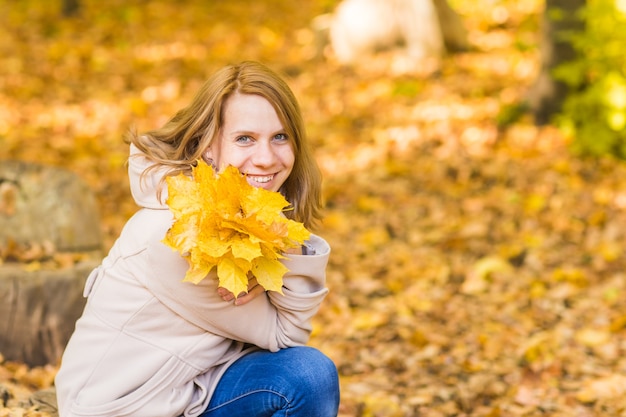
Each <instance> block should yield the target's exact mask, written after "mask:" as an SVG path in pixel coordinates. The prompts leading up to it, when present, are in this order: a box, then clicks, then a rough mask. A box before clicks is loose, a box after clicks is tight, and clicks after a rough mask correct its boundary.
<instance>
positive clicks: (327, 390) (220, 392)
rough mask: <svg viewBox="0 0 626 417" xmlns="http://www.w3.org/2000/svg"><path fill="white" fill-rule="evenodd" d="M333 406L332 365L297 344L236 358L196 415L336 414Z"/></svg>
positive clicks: (336, 387)
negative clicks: (206, 404)
mask: <svg viewBox="0 0 626 417" xmlns="http://www.w3.org/2000/svg"><path fill="white" fill-rule="evenodd" d="M338 408H339V378H338V375H337V368H336V367H335V364H334V363H333V362H332V361H331V360H330V359H329V358H328V357H326V356H325V355H324V354H323V353H321V352H320V351H319V350H317V349H314V348H311V347H304V346H302V347H292V348H288V349H282V350H280V351H278V352H275V353H271V352H268V351H256V352H252V353H249V354H247V355H245V356H243V357H241V358H239V359H238V360H237V361H236V362H235V363H234V364H232V365H231V366H230V368H228V370H227V371H226V373H225V374H224V375H223V376H222V378H221V379H220V381H219V383H218V385H217V387H216V389H215V393H214V394H213V396H212V397H211V401H210V402H209V406H208V407H207V409H206V410H205V411H204V413H202V415H201V416H200V417H239V416H241V417H287V416H289V417H336V416H337V411H338Z"/></svg>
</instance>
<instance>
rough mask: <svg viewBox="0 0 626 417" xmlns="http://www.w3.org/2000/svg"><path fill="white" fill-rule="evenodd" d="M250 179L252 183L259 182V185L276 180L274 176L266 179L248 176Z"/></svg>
mask: <svg viewBox="0 0 626 417" xmlns="http://www.w3.org/2000/svg"><path fill="white" fill-rule="evenodd" d="M248 178H250V179H251V180H252V181H254V182H259V183H262V184H263V183H266V182H270V181H271V180H272V178H274V176H273V175H268V176H266V177H252V176H250V175H248Z"/></svg>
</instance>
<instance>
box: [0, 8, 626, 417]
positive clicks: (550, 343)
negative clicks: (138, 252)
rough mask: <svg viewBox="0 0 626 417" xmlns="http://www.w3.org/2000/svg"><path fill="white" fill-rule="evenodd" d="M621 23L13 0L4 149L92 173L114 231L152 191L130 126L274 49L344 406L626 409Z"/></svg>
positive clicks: (345, 409)
mask: <svg viewBox="0 0 626 417" xmlns="http://www.w3.org/2000/svg"><path fill="white" fill-rule="evenodd" d="M625 22H626V2H624V1H622V0H587V1H582V0H571V1H564V0H551V1H544V0H525V1H514V0H448V1H447V2H445V1H442V0H393V1H377V0H361V1H359V0H351V1H350V0H346V1H344V2H340V1H338V0H307V1H302V2H298V1H293V0H256V1H253V2H251V1H247V0H229V1H211V0H204V1H193V0H176V1H173V0H160V1H159V0H109V1H106V2H104V1H95V0H65V1H60V0H59V1H41V0H39V1H38V0H22V1H19V2H12V1H8V0H0V164H2V160H19V161H25V162H35V163H43V164H47V165H52V166H56V167H62V168H64V169H67V170H70V171H71V172H73V173H75V174H77V175H78V176H79V177H80V178H82V179H83V180H84V181H85V182H86V183H87V184H88V185H89V187H90V189H92V190H93V192H94V194H95V196H96V200H97V205H98V210H99V213H98V215H99V216H100V218H101V231H102V235H103V241H104V243H103V246H104V247H103V250H105V251H106V250H108V248H109V247H110V246H111V245H112V243H113V241H114V240H115V238H116V237H117V235H118V234H119V232H120V230H121V227H122V226H123V224H124V223H125V221H126V220H127V219H128V217H130V216H131V215H132V214H133V212H134V211H135V210H136V209H137V207H136V206H135V204H134V202H133V201H132V198H131V197H130V192H129V189H128V180H127V177H126V168H125V166H124V163H125V161H126V158H127V151H128V147H127V145H126V144H125V143H124V141H123V137H124V135H125V134H126V133H127V132H128V131H129V129H134V130H138V131H144V130H149V129H153V128H156V127H159V126H161V125H162V124H163V123H164V122H165V121H166V120H167V119H168V118H169V117H171V116H172V115H173V114H174V113H175V112H176V111H177V110H178V109H180V108H181V107H183V106H185V105H186V104H187V103H188V102H189V100H190V99H191V97H192V96H193V94H194V93H195V92H196V91H197V89H198V88H199V86H200V85H201V84H202V83H203V82H204V81H205V80H206V78H207V77H208V76H209V75H210V74H211V73H212V72H214V71H215V70H216V69H218V68H220V67H221V66H223V65H224V64H227V63H234V62H237V61H241V60H250V59H252V60H259V61H262V62H265V63H266V64H268V65H269V66H271V67H272V68H274V69H276V70H277V71H279V72H281V73H282V74H284V75H285V76H286V78H287V80H288V82H289V84H290V86H291V87H292V89H293V90H294V92H295V93H296V96H297V97H298V98H299V100H300V104H301V106H302V111H303V115H304V118H305V121H306V125H307V130H308V134H309V136H310V138H311V141H312V143H313V144H314V147H315V152H316V156H317V158H318V161H319V163H320V165H321V167H322V170H323V173H324V177H325V183H324V198H325V203H326V212H325V215H326V217H325V221H324V224H323V226H322V228H321V230H319V231H318V232H319V233H320V234H321V235H323V236H324V237H326V238H327V239H328V240H329V242H330V243H331V246H332V247H333V254H332V256H331V263H330V266H329V270H328V285H329V287H330V290H331V292H330V294H329V296H328V298H327V300H326V302H325V304H324V306H323V307H322V310H321V312H320V314H319V315H318V317H317V318H316V322H315V331H314V334H313V338H312V341H311V344H313V345H315V346H317V347H319V348H321V349H322V350H323V351H324V352H326V353H327V354H328V355H329V356H331V358H333V360H334V361H335V363H336V364H337V366H338V368H339V371H340V376H341V386H342V405H341V410H340V416H344V417H346V416H368V417H369V416H372V417H373V416H376V417H391V416H492V417H496V416H531V415H551V416H599V415H607V416H614V415H621V414H623V413H624V411H625V410H626V400H624V398H626V397H625V396H624V394H625V393H626V360H625V359H624V357H626V355H625V354H626V337H625V336H626V314H625V313H624V312H625V311H626V298H625V294H626V293H625V292H626V283H625V282H624V270H625V268H624V267H625V266H626V258H625V256H624V249H625V247H626V241H625V225H626V223H625V220H626V180H625V178H626V175H625V174H626V170H625V167H624V164H623V162H622V160H623V158H624V157H625V156H626V141H625V139H624V134H625V131H626V130H625V128H626V62H625V61H624V58H623V57H624V52H625V48H626V47H625V46H624V45H626V42H625V41H626V31H625V30H623V29H624V23H625ZM0 202H1V199H0ZM0 208H1V205H0ZM0 211H1V210H0ZM46 221H54V219H48V220H46ZM0 249H2V248H0ZM2 253H4V254H5V255H6V254H7V253H8V251H7V250H6V248H4V252H3V251H2V250H0V254H2ZM31 255H32V254H31ZM47 255H50V254H49V253H48V254H47ZM11 257H12V259H9V257H8V256H4V257H2V258H0V261H2V262H4V263H5V264H8V263H15V262H17V263H21V264H24V265H30V267H31V268H37V267H38V266H36V265H45V266H46V267H52V268H54V267H59V268H60V267H62V265H55V258H54V257H53V256H52V257H51V256H47V257H46V258H45V259H43V258H42V259H37V258H36V257H35V258H33V257H32V256H23V257H21V258H20V255H19V254H17V255H16V253H15V250H14V249H13V250H12V251H11ZM16 258H17V259H16ZM57 263H58V262H57ZM33 265H35V266H33ZM0 353H1V352H0ZM55 365H56V364H55V363H51V364H49V366H46V367H43V368H42V367H35V368H31V367H28V366H26V365H24V364H16V363H10V362H9V361H5V362H4V363H3V364H1V365H0V384H4V385H5V386H10V387H12V388H11V390H18V389H23V390H26V391H32V390H36V389H39V388H45V387H47V386H49V385H50V384H51V383H52V379H51V378H52V376H53V375H54V372H55V369H56V368H55ZM17 387H21V388H17ZM2 405H3V404H2V403H0V406H2ZM4 405H5V408H2V407H0V415H17V414H11V413H16V412H17V411H15V410H17V408H15V407H13V408H12V407H9V406H8V405H9V404H8V403H5V404H4ZM20 412H22V411H20ZM3 413H4V414H3ZM20 415H21V414H20ZM25 415H29V414H25ZM30 415H31V416H34V415H35V414H32V413H31V414H30Z"/></svg>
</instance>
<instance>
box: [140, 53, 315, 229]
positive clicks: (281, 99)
mask: <svg viewBox="0 0 626 417" xmlns="http://www.w3.org/2000/svg"><path fill="white" fill-rule="evenodd" d="M235 93H240V94H255V95H258V96H261V97H263V98H265V99H266V100H267V101H269V102H270V103H271V105H272V106H273V107H274V110H275V111H276V114H277V115H278V118H279V119H280V121H281V123H282V124H283V127H284V129H285V132H286V133H287V135H288V137H290V138H292V140H293V147H294V154H295V162H294V166H293V169H292V171H291V174H290V175H289V177H288V178H287V180H286V181H285V183H284V184H283V185H282V187H281V190H280V191H281V193H282V194H283V195H284V196H285V198H286V199H287V201H289V203H290V204H291V207H292V210H288V211H286V212H285V215H286V216H287V217H289V218H291V219H294V220H296V221H299V222H302V223H304V225H305V226H306V227H313V226H315V225H316V224H317V222H318V221H319V219H320V218H321V208H322V199H321V182H322V179H321V173H320V170H319V167H318V166H317V163H316V162H315V159H314V157H313V153H312V151H311V149H310V145H309V142H308V140H307V137H306V132H305V128H304V122H303V120H302V115H301V112H300V106H299V104H298V101H297V100H296V97H295V96H294V94H293V92H292V91H291V89H290V88H289V86H288V85H287V83H286V82H285V81H284V80H283V79H282V78H281V77H280V76H279V75H278V74H277V73H276V72H274V71H272V70H271V69H269V68H268V67H267V66H265V65H263V64H261V63H258V62H253V61H245V62H242V63H240V64H237V65H229V66H226V67H224V68H222V69H221V70H219V71H218V72H216V73H215V74H214V75H213V76H212V77H210V78H209V79H208V80H207V81H206V83H205V84H204V85H203V86H202V87H201V88H200V91H199V92H198V93H197V94H196V96H195V98H194V99H193V100H192V101H191V103H190V104H189V106H187V107H185V108H183V109H181V110H179V111H178V112H177V113H176V114H175V115H174V117H172V118H171V119H170V120H169V121H168V122H167V123H165V125H164V126H163V127H161V128H160V129H156V130H152V131H149V132H146V133H143V134H131V135H130V136H129V140H130V142H131V143H133V144H134V145H135V146H136V147H137V148H138V149H139V150H140V151H142V152H143V153H144V155H145V156H146V157H147V158H149V159H150V160H152V161H154V165H152V166H151V167H150V168H148V170H146V171H147V172H148V171H149V170H153V169H159V168H166V169H168V174H167V175H177V174H178V173H181V172H182V173H185V174H191V170H192V167H193V166H195V165H196V164H197V161H198V160H199V159H200V158H202V156H203V153H204V152H205V151H206V150H207V149H208V148H209V146H210V145H211V143H212V142H213V140H215V139H216V138H217V137H218V135H219V132H220V129H221V128H222V125H223V122H224V120H223V109H224V103H225V101H226V99H228V98H229V97H230V96H231V95H233V94H235ZM147 172H146V173H147ZM163 180H164V179H163Z"/></svg>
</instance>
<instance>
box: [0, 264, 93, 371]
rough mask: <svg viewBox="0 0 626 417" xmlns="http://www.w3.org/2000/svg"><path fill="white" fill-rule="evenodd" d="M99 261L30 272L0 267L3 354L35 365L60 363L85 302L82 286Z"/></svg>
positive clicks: (1, 345)
mask: <svg viewBox="0 0 626 417" xmlns="http://www.w3.org/2000/svg"><path fill="white" fill-rule="evenodd" d="M98 264H99V261H95V260H94V261H89V262H85V263H81V264H78V265H76V266H74V267H73V268H66V269H58V270H39V271H27V270H25V269H24V268H23V266H20V265H15V264H5V265H2V266H0V300H2V302H1V303H0V352H2V355H3V356H4V357H5V359H7V360H12V361H19V362H23V363H26V364H28V365H30V366H42V365H46V364H56V363H58V362H59V360H60V359H61V355H62V353H63V350H64V349H65V345H66V344H67V342H68V340H69V338H70V336H71V334H72V332H73V331H74V324H75V323H76V320H77V319H78V318H79V317H80V315H81V314H82V311H83V307H84V305H85V298H83V295H82V294H83V287H84V284H85V280H86V279H87V276H88V275H89V273H90V272H91V270H93V268H95V267H96V266H97V265H98Z"/></svg>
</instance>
